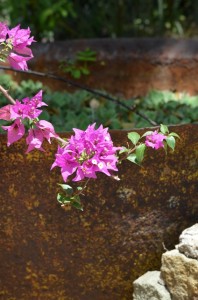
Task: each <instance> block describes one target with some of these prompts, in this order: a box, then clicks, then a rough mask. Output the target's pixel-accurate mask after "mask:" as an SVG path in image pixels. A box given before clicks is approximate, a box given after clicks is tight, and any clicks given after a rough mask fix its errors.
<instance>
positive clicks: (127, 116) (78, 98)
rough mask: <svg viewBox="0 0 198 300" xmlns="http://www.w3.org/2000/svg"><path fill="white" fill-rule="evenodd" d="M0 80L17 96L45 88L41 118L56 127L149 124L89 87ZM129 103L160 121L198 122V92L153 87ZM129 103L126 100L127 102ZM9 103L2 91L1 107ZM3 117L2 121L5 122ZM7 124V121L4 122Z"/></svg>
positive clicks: (3, 76)
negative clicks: (77, 88)
mask: <svg viewBox="0 0 198 300" xmlns="http://www.w3.org/2000/svg"><path fill="white" fill-rule="evenodd" d="M0 84H1V85H2V86H4V88H6V89H8V90H9V93H10V94H11V95H12V97H13V98H14V99H19V100H21V99H22V98H25V97H27V96H28V97H31V96H33V95H34V94H36V93H37V92H38V91H39V90H40V89H42V90H43V91H44V95H43V99H44V101H45V102H46V103H47V104H48V107H47V108H45V107H44V111H43V113H42V115H41V118H43V119H45V120H48V121H50V122H52V123H53V125H54V126H55V128H56V131H58V132H61V131H69V130H72V128H74V127H76V128H80V129H85V128H86V127H87V126H88V125H89V124H91V123H94V122H96V123H97V124H98V125H100V124H103V125H104V126H107V127H109V128H110V129H133V128H134V127H136V128H138V127H139V128H141V127H148V126H150V124H149V123H148V122H147V121H145V120H144V119H142V118H140V117H139V116H137V115H136V114H135V113H134V112H131V111H128V110H126V109H125V108H123V107H121V106H119V105H117V104H116V103H112V102H109V101H107V100H106V99H104V98H101V97H97V98H95V96H94V97H93V95H92V94H91V93H88V92H86V91H76V92H75V93H68V92H52V91H50V90H49V89H48V88H46V87H44V86H43V85H42V83H40V82H33V81H32V80H28V81H22V82H21V84H20V85H18V83H16V82H15V81H13V80H12V79H11V77H10V76H9V75H1V76H0ZM123 101H127V104H128V105H131V106H132V105H134V104H135V105H136V107H137V111H141V112H143V113H145V114H146V115H147V116H148V117H150V118H151V119H152V120H154V121H156V122H157V123H158V124H161V123H163V124H167V125H170V124H184V123H196V122H198V96H190V95H188V94H185V93H173V92H170V91H151V92H150V93H148V95H146V96H145V97H142V98H138V99H128V100H123ZM125 103H126V102H125ZM6 104H7V100H6V99H5V97H4V96H3V95H2V94H0V107H2V106H3V105H6ZM2 123H3V121H1V123H0V124H2ZM4 124H5V122H4Z"/></svg>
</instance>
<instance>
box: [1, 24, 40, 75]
mask: <svg viewBox="0 0 198 300" xmlns="http://www.w3.org/2000/svg"><path fill="white" fill-rule="evenodd" d="M30 34H31V31H30V29H29V28H27V29H20V25H17V26H16V27H14V28H12V29H9V28H8V27H7V25H6V24H5V23H1V22H0V43H2V44H1V45H2V47H3V51H2V55H3V59H6V58H7V59H8V61H9V63H10V65H11V67H13V68H14V69H17V70H28V67H27V61H28V60H30V59H31V58H32V57H33V54H32V50H31V49H30V48H29V46H31V44H32V42H35V40H34V37H30ZM4 56H5V57H4Z"/></svg>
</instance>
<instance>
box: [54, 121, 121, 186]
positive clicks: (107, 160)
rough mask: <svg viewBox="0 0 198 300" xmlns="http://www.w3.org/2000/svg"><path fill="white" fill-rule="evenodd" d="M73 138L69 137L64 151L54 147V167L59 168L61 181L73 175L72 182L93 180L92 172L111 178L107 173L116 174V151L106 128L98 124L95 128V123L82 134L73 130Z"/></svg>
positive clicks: (117, 148)
mask: <svg viewBox="0 0 198 300" xmlns="http://www.w3.org/2000/svg"><path fill="white" fill-rule="evenodd" d="M74 132H75V135H73V136H71V137H70V139H69V140H68V143H67V145H66V146H65V147H64V148H61V147H58V151H57V153H56V159H55V162H54V163H53V165H52V168H54V167H60V168H61V174H62V177H63V180H64V181H67V178H68V176H70V175H72V174H74V173H76V174H75V175H76V176H75V177H74V178H73V181H80V180H82V179H84V178H85V177H87V178H96V172H102V173H104V174H106V175H107V176H111V171H118V169H117V166H116V163H117V162H118V158H117V156H116V151H117V150H120V147H114V146H113V142H112V140H111V136H110V134H109V133H108V128H103V126H102V125H101V126H100V127H99V128H98V129H95V124H93V125H89V126H88V128H87V129H86V130H85V131H83V130H79V129H74Z"/></svg>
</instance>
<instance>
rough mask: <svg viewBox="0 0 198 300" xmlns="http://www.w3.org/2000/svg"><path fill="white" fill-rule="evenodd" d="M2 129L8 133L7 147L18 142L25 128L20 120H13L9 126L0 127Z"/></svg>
mask: <svg viewBox="0 0 198 300" xmlns="http://www.w3.org/2000/svg"><path fill="white" fill-rule="evenodd" d="M2 128H3V129H4V130H7V131H8V142H7V145H8V146H10V145H11V144H13V143H14V142H16V141H18V140H20V139H21V138H22V137H23V135H24V134H25V126H24V125H23V123H21V120H20V119H17V120H15V121H14V123H13V124H12V125H10V126H2Z"/></svg>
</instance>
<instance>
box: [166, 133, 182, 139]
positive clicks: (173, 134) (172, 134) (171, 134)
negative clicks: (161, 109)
mask: <svg viewBox="0 0 198 300" xmlns="http://www.w3.org/2000/svg"><path fill="white" fill-rule="evenodd" d="M168 136H175V137H177V138H179V139H180V136H179V135H178V134H177V133H175V132H171V133H169V135H168Z"/></svg>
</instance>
